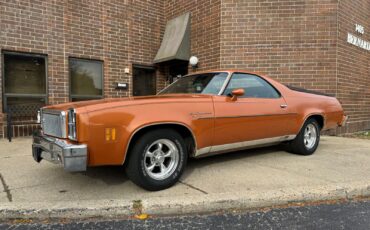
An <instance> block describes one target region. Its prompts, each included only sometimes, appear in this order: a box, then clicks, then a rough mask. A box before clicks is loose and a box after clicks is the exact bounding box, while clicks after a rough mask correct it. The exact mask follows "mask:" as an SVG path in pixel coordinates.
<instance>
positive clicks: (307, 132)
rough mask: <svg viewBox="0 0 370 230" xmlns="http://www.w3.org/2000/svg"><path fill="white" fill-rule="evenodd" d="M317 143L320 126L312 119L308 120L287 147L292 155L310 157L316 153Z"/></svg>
mask: <svg viewBox="0 0 370 230" xmlns="http://www.w3.org/2000/svg"><path fill="white" fill-rule="evenodd" d="M319 142H320V126H319V124H318V123H317V121H316V120H315V119H314V118H309V119H308V120H307V121H306V122H305V123H304V125H303V127H302V129H301V131H300V132H299V133H298V135H297V136H296V138H295V139H294V140H293V141H291V142H290V144H289V145H290V146H289V147H290V151H291V152H293V153H296V154H300V155H311V154H313V153H314V152H315V151H316V149H317V146H318V145H319Z"/></svg>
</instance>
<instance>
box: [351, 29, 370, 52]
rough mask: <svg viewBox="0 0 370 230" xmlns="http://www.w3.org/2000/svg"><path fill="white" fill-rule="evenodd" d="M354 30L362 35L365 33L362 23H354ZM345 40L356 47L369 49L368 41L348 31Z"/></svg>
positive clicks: (369, 43)
mask: <svg viewBox="0 0 370 230" xmlns="http://www.w3.org/2000/svg"><path fill="white" fill-rule="evenodd" d="M355 31H356V33H358V34H359V35H364V34H365V28H364V27H363V26H362V25H359V24H356V25H355ZM347 42H348V43H350V44H352V45H355V46H357V47H360V48H363V49H365V50H368V51H370V42H368V41H366V40H364V39H362V38H359V37H357V36H355V35H353V34H351V33H348V35H347Z"/></svg>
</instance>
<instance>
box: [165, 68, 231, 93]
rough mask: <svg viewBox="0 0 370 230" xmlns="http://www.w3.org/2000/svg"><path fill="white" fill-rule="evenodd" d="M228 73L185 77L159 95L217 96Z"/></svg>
mask: <svg viewBox="0 0 370 230" xmlns="http://www.w3.org/2000/svg"><path fill="white" fill-rule="evenodd" d="M227 76H228V73H203V74H195V75H190V76H185V77H183V78H180V79H179V80H177V81H175V82H174V83H172V84H171V85H169V86H168V87H167V88H165V89H164V90H163V91H162V92H160V93H159V94H173V93H189V94H213V95H217V94H218V93H219V92H220V90H221V88H222V86H223V84H224V82H225V80H226V78H227Z"/></svg>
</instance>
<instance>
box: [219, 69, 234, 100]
mask: <svg viewBox="0 0 370 230" xmlns="http://www.w3.org/2000/svg"><path fill="white" fill-rule="evenodd" d="M228 74H229V75H227V77H226V79H225V81H224V84H223V85H222V87H221V89H220V91H219V92H218V94H217V95H218V96H220V95H222V94H223V93H224V91H225V89H226V87H227V85H228V84H229V81H230V78H231V75H232V73H230V72H229V73H228Z"/></svg>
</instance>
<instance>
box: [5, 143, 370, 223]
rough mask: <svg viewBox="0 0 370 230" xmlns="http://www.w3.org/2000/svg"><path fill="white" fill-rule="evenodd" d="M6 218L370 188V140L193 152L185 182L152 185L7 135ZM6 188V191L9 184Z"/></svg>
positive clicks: (344, 193) (367, 191) (176, 208)
mask: <svg viewBox="0 0 370 230" xmlns="http://www.w3.org/2000/svg"><path fill="white" fill-rule="evenodd" d="M0 177H1V178H0V179H1V183H0V218H24V217H30V218H34V217H37V218H45V217H67V218H81V217H91V216H119V215H132V214H134V213H135V212H136V213H138V212H143V213H149V214H154V215H161V214H184V213H192V212H209V211H218V210H225V209H245V208H255V207H266V206H272V205H282V204H287V203H290V202H298V201H299V202H300V201H316V200H326V199H341V198H351V197H355V196H369V195H370V141H369V140H361V139H352V138H340V137H328V136H324V137H322V139H321V143H320V145H319V148H318V150H317V152H316V153H315V154H314V155H312V156H306V157H305V156H299V155H294V154H290V153H287V152H285V151H283V150H282V148H281V147H279V146H277V147H269V148H263V149H256V150H248V151H243V152H236V153H230V154H224V155H220V156H213V157H209V158H204V159H198V160H190V162H189V164H188V167H187V170H186V171H185V174H184V175H183V176H182V178H181V182H180V183H177V184H176V185H175V186H174V187H172V188H170V189H167V190H164V191H159V192H147V191H145V190H143V189H141V188H139V187H137V186H135V185H134V184H133V183H132V182H131V181H129V180H128V179H127V177H126V176H125V174H124V170H123V168H122V167H100V168H90V169H88V171H87V172H85V173H68V172H64V171H63V169H62V168H61V167H60V166H57V165H53V164H51V163H49V162H46V161H42V162H41V163H40V164H37V163H36V162H34V161H33V159H32V157H31V139H15V140H14V141H13V142H12V143H9V142H7V141H5V140H0ZM3 190H4V191H3Z"/></svg>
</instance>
